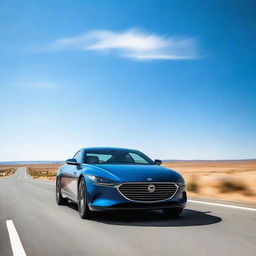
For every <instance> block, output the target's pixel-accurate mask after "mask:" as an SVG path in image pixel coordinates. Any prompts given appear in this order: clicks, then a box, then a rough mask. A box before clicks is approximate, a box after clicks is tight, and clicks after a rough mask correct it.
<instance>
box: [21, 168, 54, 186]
mask: <svg viewBox="0 0 256 256" xmlns="http://www.w3.org/2000/svg"><path fill="white" fill-rule="evenodd" d="M24 173H25V179H26V180H27V181H29V182H33V183H38V184H46V185H51V186H55V183H48V182H45V181H39V180H32V179H29V178H28V176H27V172H26V168H24Z"/></svg>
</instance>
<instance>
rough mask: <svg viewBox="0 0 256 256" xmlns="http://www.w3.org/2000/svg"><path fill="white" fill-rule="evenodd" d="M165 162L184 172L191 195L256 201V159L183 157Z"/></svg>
mask: <svg viewBox="0 0 256 256" xmlns="http://www.w3.org/2000/svg"><path fill="white" fill-rule="evenodd" d="M163 165H164V166H166V167H168V168H171V169H174V170H177V171H178V172H180V173H181V174H182V175H183V176H184V178H185V180H186V182H187V188H188V193H189V195H190V196H195V197H204V198H213V199H223V200H230V201H238V202H239V201H241V202H251V203H256V161H218V162H217V161H182V162H165V163H164V164H163Z"/></svg>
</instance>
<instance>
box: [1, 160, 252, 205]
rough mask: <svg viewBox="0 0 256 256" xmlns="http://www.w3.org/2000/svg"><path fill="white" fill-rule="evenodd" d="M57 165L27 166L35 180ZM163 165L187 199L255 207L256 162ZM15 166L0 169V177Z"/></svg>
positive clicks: (51, 176)
mask: <svg viewBox="0 0 256 256" xmlns="http://www.w3.org/2000/svg"><path fill="white" fill-rule="evenodd" d="M59 166H60V165H53V164H51V165H47V164H39V165H28V166H27V171H28V173H29V174H30V175H31V176H32V177H33V178H35V179H43V180H54V179H55V176H56V172H57V170H58V168H59ZM163 166H165V167H167V168H171V169H173V170H176V171H178V172H179V173H181V174H182V175H183V177H184V179H185V181H186V184H187V189H188V196H189V197H202V198H208V199H221V200H228V201H236V202H248V203H255V204H256V160H246V161H245V160H244V161H170V162H163ZM17 167H18V166H5V167H1V166H0V178H1V177H2V176H3V175H1V173H5V175H10V174H12V173H13V172H15V169H16V168H17Z"/></svg>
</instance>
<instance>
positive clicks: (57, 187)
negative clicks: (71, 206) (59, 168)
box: [56, 178, 68, 205]
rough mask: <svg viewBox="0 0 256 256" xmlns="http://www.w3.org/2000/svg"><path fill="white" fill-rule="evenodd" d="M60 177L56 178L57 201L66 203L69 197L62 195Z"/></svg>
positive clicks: (58, 203)
mask: <svg viewBox="0 0 256 256" xmlns="http://www.w3.org/2000/svg"><path fill="white" fill-rule="evenodd" d="M60 188H61V187H60V178H57V180H56V202H57V205H65V204H67V202H68V199H67V198H64V197H62V194H61V189H60Z"/></svg>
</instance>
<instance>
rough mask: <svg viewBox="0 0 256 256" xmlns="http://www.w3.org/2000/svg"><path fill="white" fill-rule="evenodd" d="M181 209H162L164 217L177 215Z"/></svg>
mask: <svg viewBox="0 0 256 256" xmlns="http://www.w3.org/2000/svg"><path fill="white" fill-rule="evenodd" d="M182 211H183V208H173V209H163V212H164V214H165V216H166V217H170V218H175V217H178V216H179V215H180V214H181V213H182Z"/></svg>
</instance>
